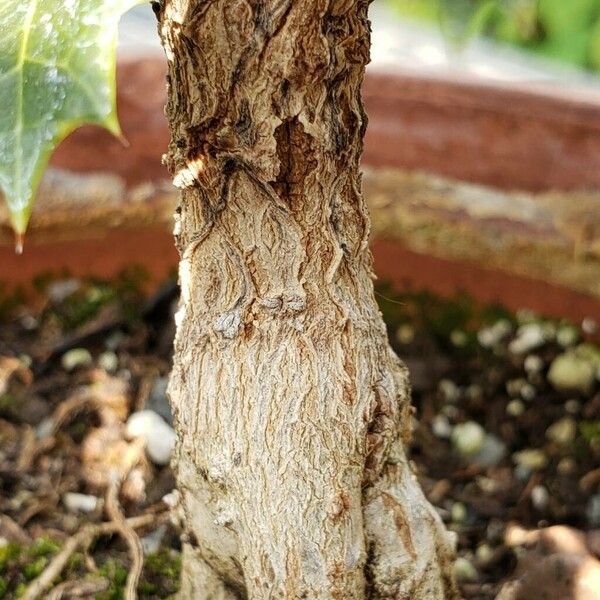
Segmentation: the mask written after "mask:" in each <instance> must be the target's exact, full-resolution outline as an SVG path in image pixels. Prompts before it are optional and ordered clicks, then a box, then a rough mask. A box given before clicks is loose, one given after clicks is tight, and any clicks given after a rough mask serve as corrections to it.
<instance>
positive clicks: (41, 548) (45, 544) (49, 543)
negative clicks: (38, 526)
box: [29, 538, 60, 558]
mask: <svg viewBox="0 0 600 600" xmlns="http://www.w3.org/2000/svg"><path fill="white" fill-rule="evenodd" d="M59 550H60V544H58V543H57V542H56V541H54V540H53V539H50V538H39V539H38V540H35V542H34V543H33V545H32V546H31V548H30V549H29V555H30V556H32V557H35V558H37V557H41V556H52V555H53V554H56V553H57V552H58V551H59Z"/></svg>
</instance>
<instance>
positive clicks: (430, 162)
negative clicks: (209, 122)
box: [0, 56, 600, 319]
mask: <svg viewBox="0 0 600 600" xmlns="http://www.w3.org/2000/svg"><path fill="white" fill-rule="evenodd" d="M364 98H365V104H366V108H367V111H368V114H369V120H370V125H369V130H368V134H367V139H366V147H365V154H364V161H365V163H366V164H367V165H369V166H373V167H396V168H403V169H404V168H411V169H423V170H428V171H430V172H433V173H439V174H442V175H447V176H451V177H455V178H458V179H463V180H466V181H473V182H478V183H484V184H491V185H494V186H497V187H500V188H506V189H509V188H514V187H518V188H522V189H527V190H542V189H548V188H560V189H574V188H576V187H591V188H598V189H600V105H596V104H594V103H593V102H590V101H587V100H577V99H569V98H561V97H558V96H556V95H555V96H551V95H549V94H548V93H546V92H543V91H539V90H538V91H536V92H527V91H525V90H520V89H507V88H497V87H492V86H483V85H480V84H473V83H468V84H466V83H460V82H452V81H441V80H431V79H418V78H415V77H413V76H406V75H402V74H398V73H396V74H393V75H391V74H381V73H378V74H371V75H369V76H368V77H367V79H366V81H365V85H364ZM164 102H165V90H164V63H163V59H162V57H158V56H157V57H155V56H152V57H145V58H142V59H140V58H136V59H133V58H125V59H122V60H120V62H119V66H118V107H119V115H120V119H121V123H122V127H123V131H124V134H125V137H126V138H127V140H128V142H129V144H130V145H129V147H128V148H125V147H123V146H122V145H121V144H120V143H119V142H118V141H117V140H115V139H114V138H112V137H111V136H110V135H109V134H108V133H106V132H104V131H102V130H100V129H98V128H94V127H83V128H81V129H80V130H78V131H76V132H75V133H74V134H73V135H72V136H70V137H69V139H67V140H66V141H65V142H64V143H63V144H62V145H61V146H60V148H59V149H58V151H57V152H56V154H55V155H54V157H53V159H52V165H53V166H54V167H59V168H63V169H68V170H69V171H70V172H72V173H90V172H92V173H96V172H106V173H109V174H110V175H111V176H113V177H116V178H117V180H118V182H119V185H120V186H121V187H122V191H121V192H120V194H121V195H120V196H119V198H120V199H119V198H117V200H116V202H117V204H116V205H115V204H113V205H111V206H109V207H108V209H107V211H105V212H103V211H102V210H100V211H99V212H98V211H96V213H94V214H93V215H92V216H91V217H89V215H88V216H86V212H85V211H84V212H80V210H81V209H78V208H75V207H76V203H73V204H72V205H65V206H62V208H61V207H60V206H59V209H58V210H55V211H54V212H52V211H48V206H47V205H48V202H46V200H45V199H44V197H43V193H41V194H40V200H39V201H38V210H36V211H34V216H33V219H32V227H31V230H30V233H29V234H28V239H27V243H26V251H25V254H24V255H23V256H15V254H14V252H13V249H12V238H11V235H10V232H9V231H8V229H7V227H6V223H4V228H3V229H2V231H1V233H0V280H7V281H9V283H12V284H17V283H21V284H26V283H27V282H28V281H30V280H31V278H32V277H33V276H35V275H36V274H39V273H41V272H44V271H48V270H54V271H56V270H59V269H62V268H65V269H68V270H69V271H70V272H71V273H73V274H74V275H86V274H93V275H98V276H110V275H112V274H114V273H115V272H116V271H118V270H119V269H121V268H123V267H124V266H126V265H127V264H131V263H141V264H142V265H144V266H145V267H146V268H147V269H148V270H149V271H150V272H151V273H152V274H153V275H154V277H155V278H156V279H159V278H163V277H165V276H166V275H167V273H169V272H171V271H172V269H173V267H174V266H175V264H176V260H177V257H176V253H175V250H174V249H173V244H172V239H171V234H170V223H169V217H168V215H169V213H170V212H171V211H172V209H173V208H174V202H175V200H174V197H173V196H171V195H168V194H167V196H168V197H165V196H164V194H163V195H162V196H161V194H158V196H160V199H159V200H158V201H157V200H156V197H157V194H156V189H158V188H161V186H162V184H163V182H164V180H165V179H166V178H167V173H166V171H165V169H164V167H163V166H162V165H161V162H160V161H161V154H162V153H163V152H164V150H165V149H166V146H167V144H168V140H169V134H168V130H167V126H166V122H165V119H164V116H163V106H164ZM150 184H151V185H150ZM149 185H150V187H151V189H150V191H149V192H148V189H147V188H148V186H149ZM156 186H158V188H156ZM161 189H162V188H161ZM140 195H141V196H143V197H144V198H145V200H144V202H145V203H140V204H137V205H135V198H139V197H140ZM119 202H123V203H125V204H124V205H123V206H126V207H129V208H128V209H127V210H121V208H120V204H119ZM44 204H46V206H45V207H44V206H43V205H44ZM50 204H51V205H52V201H50ZM55 204H56V203H55ZM86 204H87V209H86V210H87V211H88V212H89V211H91V208H90V203H89V202H87V203H86ZM109 204H110V203H109ZM132 206H135V208H134V209H131V207H132ZM54 208H55V209H56V206H55V207H54ZM129 209H131V210H129ZM75 211H78V212H75ZM91 212H93V211H91ZM49 215H50V216H49ZM119 215H121V216H119ZM88 217H89V218H88ZM453 218H454V217H453ZM1 220H2V217H1V216H0V223H1ZM74 223H75V224H76V225H74ZM409 246H410V245H408V246H407V244H405V243H400V242H399V241H398V240H390V239H389V237H388V238H386V239H376V240H375V241H374V244H373V251H374V255H375V265H376V270H377V272H378V274H379V276H380V278H382V279H390V280H392V282H393V283H394V284H395V285H396V286H397V287H398V288H403V287H406V286H407V285H410V286H412V287H414V288H422V287H426V288H428V289H431V290H432V291H435V292H438V293H441V294H444V295H452V294H454V293H456V292H457V291H466V292H467V293H470V294H471V295H473V296H474V297H475V298H477V299H480V300H482V301H485V302H492V301H493V302H498V303H501V304H504V305H506V306H507V307H509V308H513V309H516V308H520V307H522V306H524V305H526V306H528V307H530V308H533V309H536V310H538V311H540V312H543V313H547V314H552V315H556V316H570V317H572V318H577V319H579V318H582V317H584V316H595V317H596V318H600V300H599V299H598V297H595V296H594V295H592V294H589V293H581V291H574V290H573V289H569V288H568V287H564V286H556V285H553V284H552V283H548V282H543V281H540V280H536V279H534V278H530V277H524V276H522V274H520V273H519V272H518V271H517V270H511V269H510V268H508V269H507V270H505V271H500V270H498V269H495V268H492V269H488V268H486V266H485V264H482V263H481V259H480V258H475V260H474V261H471V260H469V259H466V260H465V259H463V258H462V257H461V258H460V259H457V258H456V256H454V257H453V256H451V255H449V256H448V257H446V258H444V255H443V254H442V257H441V258H440V252H439V250H438V251H437V258H436V257H435V256H430V255H428V252H427V251H422V250H419V251H415V249H414V248H413V249H410V247H409ZM478 261H479V264H478ZM599 273H600V271H599ZM599 278H600V275H599Z"/></svg>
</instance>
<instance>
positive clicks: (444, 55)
mask: <svg viewBox="0 0 600 600" xmlns="http://www.w3.org/2000/svg"><path fill="white" fill-rule="evenodd" d="M371 18H372V22H373V36H372V62H371V64H370V65H369V67H368V70H367V76H366V78H365V83H364V86H363V98H364V102H365V106H366V110H367V113H368V115H369V130H368V133H367V138H366V141H365V152H364V157H363V171H364V180H363V187H364V192H365V196H366V198H367V201H368V204H369V207H370V211H371V216H372V221H373V231H372V244H371V247H372V251H373V255H374V259H375V270H376V272H377V275H378V281H377V285H376V294H377V299H378V301H379V304H380V307H381V310H382V313H383V314H384V317H385V320H386V323H387V325H388V330H389V335H390V341H391V343H392V345H393V346H394V348H395V350H396V351H397V352H398V354H399V355H400V356H401V357H402V358H403V359H404V360H405V361H406V362H407V364H408V366H409V369H410V373H411V383H412V387H413V397H414V403H415V406H416V408H417V412H416V415H415V420H414V439H413V442H412V456H413V459H414V461H415V464H416V466H417V469H418V473H419V478H420V480H421V483H422V485H423V487H424V489H425V491H426V493H427V495H428V497H429V498H430V500H431V501H432V502H433V503H434V504H435V506H436V507H437V509H438V510H439V512H440V514H441V516H442V518H443V519H444V521H445V522H446V524H447V526H448V527H449V528H450V529H452V530H453V531H455V532H456V533H457V536H458V554H459V560H458V562H457V566H456V570H457V576H458V578H459V581H460V584H461V590H462V592H463V595H464V596H465V597H466V598H477V599H488V598H489V599H491V598H500V599H501V600H508V599H510V598H514V599H517V598H525V599H527V598H539V597H548V598H557V599H558V598H560V599H561V600H562V599H565V600H568V599H569V598H573V599H575V598H578V599H580V598H586V599H588V598H590V599H593V598H599V597H600V593H599V592H598V586H596V587H594V582H597V581H598V580H600V563H599V562H598V554H599V552H600V468H599V467H600V461H599V459H600V345H599V340H600V332H599V329H598V327H599V323H600V79H599V78H598V73H600V0H570V1H566V0H375V2H373V3H372V5H371ZM155 27H156V25H155V19H154V15H153V14H152V11H151V9H150V7H149V6H140V7H138V8H136V9H134V10H133V11H131V12H130V13H128V14H127V15H125V17H124V19H123V21H122V27H121V31H120V45H119V55H118V56H119V58H118V106H119V115H120V119H121V123H122V127H123V131H124V134H125V137H126V138H127V140H128V141H129V147H128V148H124V147H123V146H122V145H121V144H120V143H119V142H118V141H116V140H114V139H113V138H111V137H110V135H108V134H107V133H106V132H104V131H101V130H99V129H97V128H93V127H84V128H82V129H80V130H78V131H77V132H75V133H74V134H73V135H72V136H70V137H69V138H68V139H67V140H66V141H65V142H64V143H63V144H62V145H61V147H60V148H59V150H58V152H57V153H56V155H55V156H54V158H53V159H52V167H51V169H50V170H49V171H48V173H47V175H46V176H45V178H44V181H43V183H42V185H41V188H40V191H39V193H38V201H37V204H36V207H35V209H34V214H33V218H32V223H31V227H30V231H29V233H28V236H27V240H26V245H25V253H24V254H23V255H22V256H17V255H15V253H14V240H13V237H12V233H11V231H10V228H9V226H8V219H7V215H6V212H4V208H3V207H2V208H0V598H2V597H5V598H13V597H17V596H18V595H19V594H21V593H23V590H24V589H25V588H26V587H27V585H28V584H29V583H30V582H31V581H32V580H33V579H34V578H35V577H36V576H37V575H39V574H40V573H41V572H43V570H44V569H45V568H46V567H47V566H48V564H50V562H51V560H52V558H53V557H54V556H56V554H57V553H58V552H59V550H60V548H61V546H62V544H63V543H64V541H65V540H66V539H68V537H69V536H70V535H72V534H73V533H74V532H76V531H78V529H79V528H80V527H81V526H82V525H83V524H85V523H90V522H91V523H95V522H100V521H101V520H102V515H103V510H104V508H103V506H104V504H105V502H106V490H107V488H108V486H109V476H108V473H109V472H110V469H111V468H114V466H115V464H117V465H118V464H120V463H119V461H122V460H123V457H124V456H128V457H129V459H131V457H132V456H133V457H134V458H135V457H137V458H135V460H133V459H131V460H133V463H132V464H134V468H133V469H131V470H130V471H129V475H128V477H127V479H126V485H124V488H123V490H122V491H121V497H120V501H121V504H122V510H123V513H124V514H125V516H128V517H132V516H136V518H137V517H139V516H140V515H141V517H144V518H146V517H147V516H148V515H150V516H152V515H155V516H156V519H157V520H152V519H148V520H147V522H143V523H142V525H141V526H140V536H141V539H142V544H143V547H144V552H145V555H146V562H145V567H144V574H143V577H142V585H141V587H140V597H143V598H163V597H169V595H170V594H173V593H174V592H175V591H176V589H177V577H178V572H179V542H178V538H177V532H176V531H175V530H174V529H173V528H172V526H171V525H170V524H168V523H167V522H166V520H165V519H164V518H163V516H164V514H165V511H166V509H167V507H168V505H169V502H170V501H171V500H172V498H171V497H170V494H171V492H172V489H173V485H174V484H173V477H172V474H171V472H170V468H169V466H168V461H169V456H170V452H171V449H172V443H173V441H174V432H173V429H172V416H171V412H170V408H169V404H168V400H167V397H166V385H167V378H168V373H169V370H170V367H171V345H172V339H173V333H174V329H173V312H174V309H175V306H176V303H177V296H178V291H177V285H176V277H175V269H176V265H177V255H176V252H175V250H174V247H173V240H172V235H171V228H172V213H173V210H174V208H175V206H176V193H175V191H174V189H173V187H172V186H171V184H170V181H169V177H168V174H167V173H166V171H165V170H164V167H163V166H162V165H161V155H162V153H163V152H164V151H165V149H166V146H167V143H168V130H167V126H166V122H165V119H164V114H163V107H164V102H165V87H164V75H165V60H164V57H163V54H162V50H161V48H160V46H159V43H158V38H157V35H156V31H155ZM140 440H141V444H140ZM136 452H137V454H136ZM161 515H163V516H161ZM144 523H145V524H144ZM74 556H75V557H76V559H75V558H74V559H73V560H72V561H71V562H69V563H68V565H67V566H66V567H65V569H64V570H63V572H62V573H61V580H60V581H61V582H62V584H64V586H65V590H67V592H68V590H69V589H70V588H69V585H68V584H69V582H72V581H77V580H78V579H80V578H81V577H82V576H83V575H84V574H85V573H87V572H88V571H89V570H90V564H91V563H90V561H89V558H90V557H91V558H93V561H94V562H95V564H96V565H97V567H98V569H97V570H96V572H95V576H94V578H93V580H94V585H96V588H97V589H96V588H94V589H95V591H89V592H88V596H84V597H95V598H101V599H108V598H111V599H113V598H121V597H122V594H123V586H124V582H125V577H126V574H127V568H128V565H129V558H128V554H127V548H126V546H125V545H123V544H122V543H121V542H119V540H118V539H117V538H112V537H108V538H102V539H101V540H99V541H98V542H96V543H95V544H94V545H93V546H92V547H91V549H90V550H89V552H87V553H85V552H83V553H76V554H75V555H74ZM565 573H566V575H565V576H562V575H564V574H565ZM561 574H562V575H561ZM90 585H91V584H90ZM90 589H91V588H90ZM67 592H65V593H67ZM69 593H70V592H69ZM73 593H75V592H73ZM3 594H4V596H3ZM544 594H546V595H545V596H544ZM65 597H71V596H68V595H67V596H65ZM72 597H75V596H72Z"/></svg>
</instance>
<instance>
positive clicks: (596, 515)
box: [585, 494, 600, 527]
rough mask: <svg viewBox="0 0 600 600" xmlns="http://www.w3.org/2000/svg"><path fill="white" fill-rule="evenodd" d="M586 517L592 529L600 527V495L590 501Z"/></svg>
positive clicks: (586, 509)
mask: <svg viewBox="0 0 600 600" xmlns="http://www.w3.org/2000/svg"><path fill="white" fill-rule="evenodd" d="M585 516H586V519H587V522H588V525H589V526H590V527H600V495H598V494H596V495H595V496H592V497H591V498H590V499H589V500H588V503H587V506H586V508H585Z"/></svg>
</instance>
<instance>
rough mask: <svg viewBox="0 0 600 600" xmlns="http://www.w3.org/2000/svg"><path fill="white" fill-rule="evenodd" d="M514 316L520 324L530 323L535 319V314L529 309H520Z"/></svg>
mask: <svg viewBox="0 0 600 600" xmlns="http://www.w3.org/2000/svg"><path fill="white" fill-rule="evenodd" d="M515 316H516V317H517V321H519V323H521V324H526V323H531V322H532V321H535V320H536V319H537V313H536V312H535V311H533V310H531V309H530V308H520V309H519V310H517V312H516V315H515Z"/></svg>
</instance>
